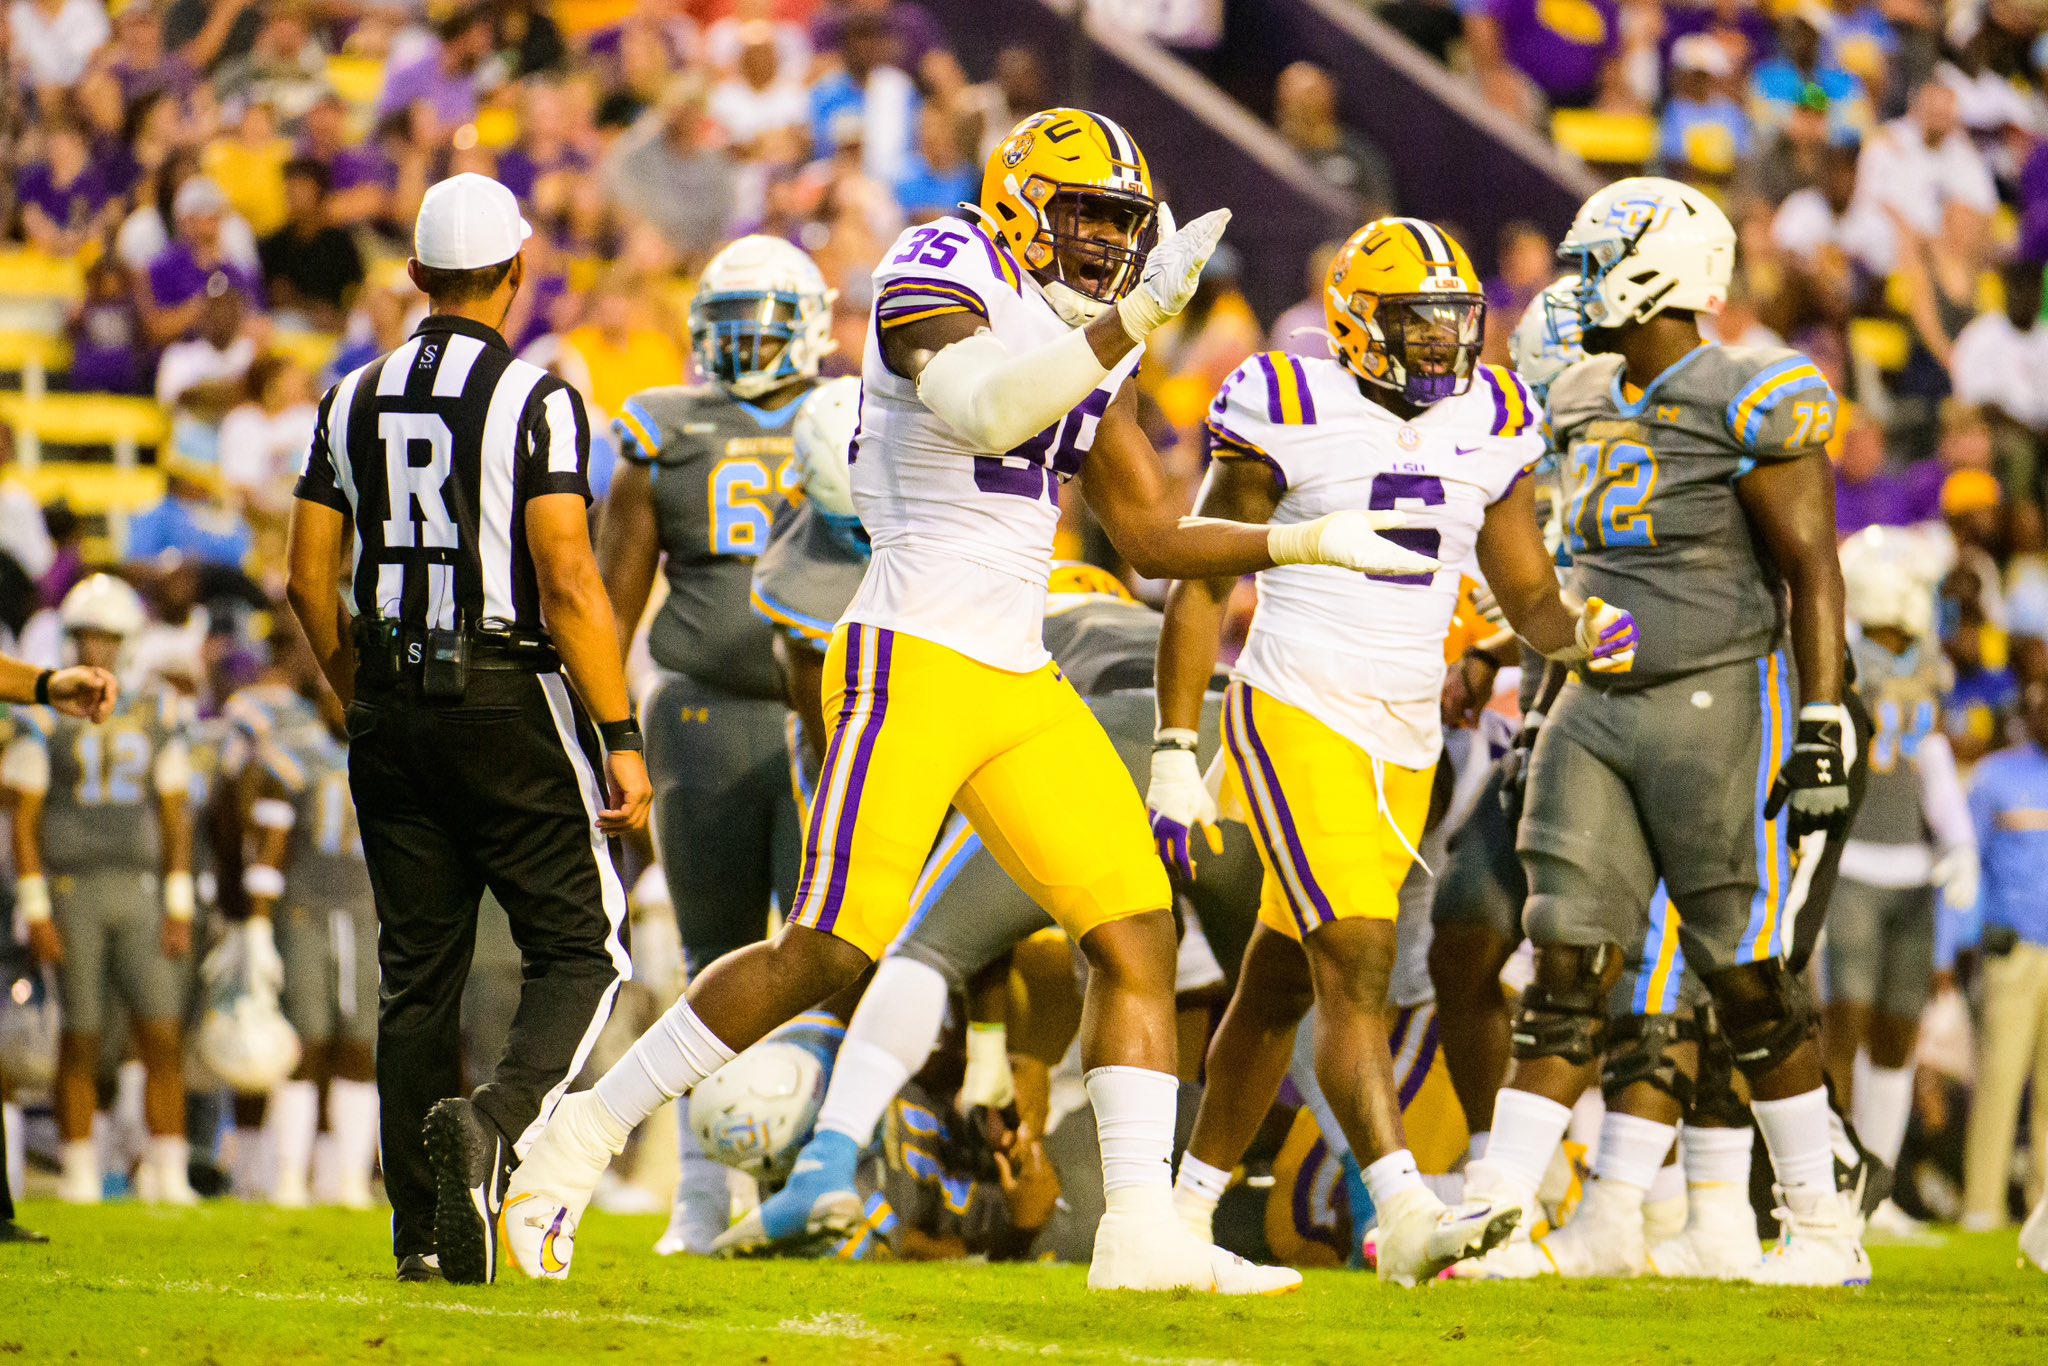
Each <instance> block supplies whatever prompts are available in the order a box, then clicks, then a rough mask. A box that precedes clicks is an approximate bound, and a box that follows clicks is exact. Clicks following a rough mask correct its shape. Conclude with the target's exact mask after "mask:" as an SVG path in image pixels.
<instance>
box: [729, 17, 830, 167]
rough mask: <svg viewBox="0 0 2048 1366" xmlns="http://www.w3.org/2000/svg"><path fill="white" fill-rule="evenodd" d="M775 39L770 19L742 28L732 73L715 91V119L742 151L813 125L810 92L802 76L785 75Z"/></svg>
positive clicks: (798, 74)
mask: <svg viewBox="0 0 2048 1366" xmlns="http://www.w3.org/2000/svg"><path fill="white" fill-rule="evenodd" d="M775 36H776V30H775V26H774V25H773V24H770V23H768V22H766V21H765V20H763V21H761V22H758V23H754V24H749V25H748V26H747V27H746V28H745V29H743V30H741V31H740V33H739V34H738V38H739V42H740V47H739V55H738V59H737V60H736V61H735V63H734V66H733V74H732V75H730V76H728V77H726V78H725V79H724V80H722V81H720V82H719V83H718V87H717V88H716V89H715V90H713V91H712V92H711V117H712V118H713V119H715V120H717V122H718V126H719V127H721V128H723V129H724V130H725V135H726V136H727V137H729V138H731V139H732V140H733V142H734V143H735V144H736V145H738V146H740V147H749V146H752V145H753V144H754V143H755V142H756V141H757V140H759V139H760V138H761V137H762V136H763V135H764V134H767V133H774V132H780V131H782V130H783V129H785V128H805V127H807V126H808V125H809V123H810V117H811V97H810V94H809V92H808V91H806V90H805V89H804V86H803V81H802V80H801V79H800V73H798V72H787V73H785V72H784V71H783V69H782V60H781V55H780V54H779V53H778V52H777V50H776V45H775Z"/></svg>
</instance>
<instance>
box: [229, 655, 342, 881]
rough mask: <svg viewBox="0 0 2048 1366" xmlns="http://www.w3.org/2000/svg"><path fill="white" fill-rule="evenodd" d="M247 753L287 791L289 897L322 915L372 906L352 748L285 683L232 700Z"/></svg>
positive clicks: (261, 685)
mask: <svg viewBox="0 0 2048 1366" xmlns="http://www.w3.org/2000/svg"><path fill="white" fill-rule="evenodd" d="M225 710H226V713H227V715H228V716H230V717H231V718H232V719H233V721H234V723H235V725H236V726H237V727H238V728H239V729H240V730H241V731H242V733H243V736H244V738H245V740H246V743H247V754H248V756H249V758H250V760H251V761H252V762H254V763H257V764H260V765H262V767H263V768H264V770H265V771H266V772H267V773H268V774H269V775H270V777H271V778H272V779H273V780H274V781H275V782H276V784H277V786H279V787H281V788H283V789H284V793H285V800H286V801H289V802H290V803H291V806H292V816H293V822H292V834H291V841H290V843H289V844H288V845H287V847H286V853H285V899H286V900H287V901H289V902H291V903H292V904H294V905H299V906H310V907H317V908H320V909H323V910H334V909H345V908H348V907H352V906H365V905H368V904H369V902H370V899H371V897H370V870H369V865H368V864H367V863H365V862H364V861H363V837H362V833H361V831H359V830H358V829H357V827H356V808H355V802H354V801H353V800H352V799H351V797H350V795H349V786H348V746H346V745H345V744H343V743H342V742H341V741H339V740H337V739H335V738H334V732H333V731H331V730H329V729H328V727H327V722H326V720H325V719H324V718H322V716H321V715H320V708H319V707H318V706H317V705H316V704H314V703H313V702H312V701H310V700H309V699H307V698H306V697H304V696H302V695H301V694H299V693H298V692H295V691H294V690H292V689H291V688H289V687H286V686H284V685H282V684H271V683H259V684H256V685H255V686H253V687H248V688H244V689H242V690H241V691H240V692H238V693H236V694H235V695H234V696H233V697H232V698H230V699H228V705H227V707H226V709H225Z"/></svg>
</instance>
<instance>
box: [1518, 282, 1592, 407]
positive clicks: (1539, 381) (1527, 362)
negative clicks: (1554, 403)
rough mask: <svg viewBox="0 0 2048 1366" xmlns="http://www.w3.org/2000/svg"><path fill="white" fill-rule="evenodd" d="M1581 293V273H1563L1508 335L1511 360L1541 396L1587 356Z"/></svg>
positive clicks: (1544, 395)
mask: <svg viewBox="0 0 2048 1366" xmlns="http://www.w3.org/2000/svg"><path fill="white" fill-rule="evenodd" d="M1578 295H1579V277H1578V276H1576V275H1565V276H1561V277H1559V278H1558V279H1557V280H1556V281H1554V282H1553V283H1551V284H1550V285H1549V286H1547V287H1546V288H1545V289H1544V291H1543V292H1542V293H1541V294H1538V295H1537V296H1536V297H1535V298H1534V299H1533V300H1531V301H1530V303H1529V306H1528V307H1527V308H1526V309H1524V310H1522V320H1521V321H1520V322H1518V323H1516V324H1515V330H1514V333H1513V334H1512V335H1511V336H1509V338H1508V361H1509V363H1510V364H1512V365H1513V366H1514V367H1515V373H1516V374H1518V375H1520V376H1521V377H1522V378H1523V379H1524V380H1527V381H1528V383H1529V387H1530V388H1531V389H1534V390H1535V391H1536V396H1537V397H1538V398H1546V397H1548V396H1549V393H1550V386H1551V383H1552V382H1553V381H1555V380H1556V379H1557V377H1558V376H1559V375H1561V374H1563V373H1564V372H1565V370H1566V369H1568V368H1569V367H1571V366H1573V365H1576V364H1578V363H1579V362H1580V361H1582V360H1584V359H1585V358H1586V348H1585V347H1584V346H1583V345H1582V344H1581V343H1580V338H1581V336H1582V335H1583V333H1584V331H1585V328H1584V326H1583V324H1582V323H1581V322H1580V320H1579V303H1578Z"/></svg>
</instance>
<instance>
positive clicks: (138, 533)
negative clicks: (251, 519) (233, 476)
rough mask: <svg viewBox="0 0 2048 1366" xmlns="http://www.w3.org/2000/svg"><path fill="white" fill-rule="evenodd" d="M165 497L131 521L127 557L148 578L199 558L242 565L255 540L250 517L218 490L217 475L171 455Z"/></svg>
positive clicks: (203, 561)
mask: <svg viewBox="0 0 2048 1366" xmlns="http://www.w3.org/2000/svg"><path fill="white" fill-rule="evenodd" d="M164 476H165V479H164V496H163V501H162V502H159V503H157V504H156V505H155V506H153V507H149V508H145V509H144V510H143V511H141V512H138V513H136V514H135V516H134V517H132V518H130V519H129V521H128V563H129V564H130V565H131V566H134V567H135V568H136V569H137V570H139V571H140V576H141V577H143V578H145V579H147V578H150V577H153V576H154V572H160V571H161V569H162V568H164V567H166V566H176V565H178V564H179V563H180V562H191V561H196V562H198V563H200V564H214V565H221V566H224V567H225V568H229V569H240V568H241V567H242V564H243V562H244V561H246V560H247V559H248V558H249V551H250V550H251V549H252V548H253V547H254V546H255V536H254V534H253V533H252V532H251V531H250V529H249V523H248V522H247V521H246V520H244V519H243V517H242V515H241V514H240V513H238V512H236V511H235V510H234V509H233V508H231V507H229V506H227V505H226V504H224V503H222V502H221V501H220V500H219V499H218V498H216V497H215V496H214V491H215V488H216V487H217V484H218V480H219V476H218V475H217V474H215V472H214V471H212V470H210V469H206V468H203V467H201V468H194V467H193V466H191V465H188V464H185V463H184V462H182V461H178V460H172V461H169V462H167V463H166V464H165V466H164Z"/></svg>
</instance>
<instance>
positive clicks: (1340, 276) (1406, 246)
mask: <svg viewBox="0 0 2048 1366" xmlns="http://www.w3.org/2000/svg"><path fill="white" fill-rule="evenodd" d="M1323 316H1324V319H1325V320H1326V321H1327V322H1328V324H1329V328H1330V338H1331V341H1332V343H1333V344H1334V346H1335V349H1336V352H1337V359H1338V361H1339V362H1340V363H1341V364H1342V365H1343V366H1344V368H1345V369H1347V370H1349V371H1351V373H1352V374H1354V375H1356V376H1358V377H1359V378H1360V379H1362V380H1364V381H1365V382H1366V383H1368V384H1373V385H1376V386H1378V387H1379V388H1382V389H1389V390H1392V391H1394V392H1395V393H1397V394H1399V395H1400V396H1401V398H1402V399H1403V400H1404V401H1405V402H1407V403H1409V404H1410V405H1412V406H1414V407H1416V408H1427V407H1429V406H1430V405H1431V404H1434V403H1441V402H1442V401H1443V400H1445V399H1447V398H1452V397H1455V396H1456V395H1458V394H1462V393H1464V392H1465V390H1466V389H1467V388H1468V387H1469V386H1470V385H1471V383H1472V374H1473V368H1474V367H1475V366H1476V365H1477V364H1478V362H1479V347H1480V344H1481V342H1482V341H1483V340H1484V337H1485V325H1486V300H1485V297H1484V295H1483V294H1482V293H1481V290H1480V287H1479V273H1478V272H1477V271H1476V270H1474V269H1473V268H1472V258H1471V257H1470V256H1468V255H1466V254H1465V249H1464V248H1463V247H1461V246H1459V245H1458V244H1457V242H1455V241H1453V240H1452V238H1451V236H1450V234H1449V233H1447V232H1445V231H1444V230H1443V229H1442V228H1439V227H1437V226H1436V225H1435V224H1434V223H1426V222H1424V221H1423V220H1421V219H1419V218H1381V219H1375V220H1374V221H1373V222H1370V223H1368V224H1366V225H1365V226H1364V227H1362V228H1360V229H1359V230H1358V231H1357V232H1355V233H1353V234H1352V235H1351V238H1350V240H1349V241H1347V242H1346V243H1345V244H1344V246H1343V248H1342V249H1341V250H1340V251H1338V253H1337V256H1336V259H1334V260H1333V261H1332V262H1331V263H1330V275H1329V279H1328V281H1327V282H1326V284H1325V286H1324V289H1323Z"/></svg>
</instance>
